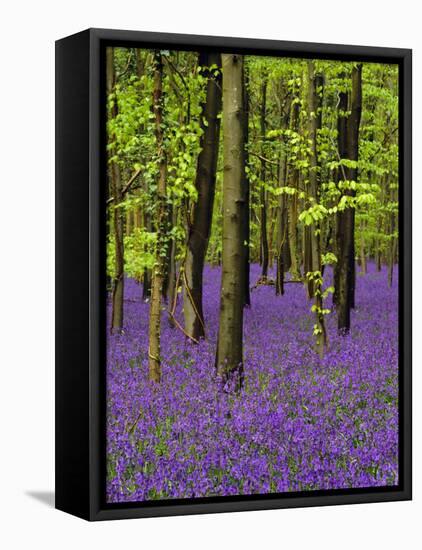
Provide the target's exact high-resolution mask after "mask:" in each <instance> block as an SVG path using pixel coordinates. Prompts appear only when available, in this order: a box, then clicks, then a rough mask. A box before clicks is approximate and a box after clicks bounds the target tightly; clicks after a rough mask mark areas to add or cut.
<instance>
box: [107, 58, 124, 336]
mask: <svg viewBox="0 0 422 550" xmlns="http://www.w3.org/2000/svg"><path fill="white" fill-rule="evenodd" d="M106 58H107V69H106V72H107V94H108V98H109V104H108V118H109V121H110V120H111V119H115V118H116V117H117V114H118V108H117V98H116V97H115V96H113V94H114V92H115V86H116V73H115V69H114V48H110V47H109V48H107V53H106ZM109 136H110V138H111V139H112V144H113V137H114V136H113V134H112V132H111V129H110V125H109ZM114 149H115V147H114ZM111 153H115V151H114V150H113V149H111ZM110 156H111V157H112V158H111V159H110V160H109V177H110V187H111V193H112V195H113V199H114V202H113V210H112V219H113V230H114V245H115V248H114V250H115V269H114V274H113V281H112V284H113V298H112V304H113V305H112V315H111V330H112V331H113V332H116V331H117V332H120V331H122V330H123V298H124V241H123V237H124V222H123V213H122V210H121V209H120V207H119V204H120V202H121V201H122V197H123V195H122V178H121V172H120V166H119V163H118V159H117V158H116V155H115V154H114V155H113V154H111V155H110Z"/></svg>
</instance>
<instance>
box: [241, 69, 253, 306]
mask: <svg viewBox="0 0 422 550" xmlns="http://www.w3.org/2000/svg"><path fill="white" fill-rule="evenodd" d="M243 71H244V76H243V81H244V98H243V107H244V118H243V120H244V137H245V167H246V166H247V165H248V162H249V151H248V144H249V74H248V73H247V71H246V68H245V64H243ZM244 177H245V181H244V184H243V185H244V188H245V199H246V204H247V205H248V207H247V208H245V212H244V234H243V243H244V246H245V258H244V266H245V267H244V297H243V305H244V306H250V305H251V294H250V243H249V241H250V211H249V201H250V183H249V178H248V175H247V173H246V170H245V171H244Z"/></svg>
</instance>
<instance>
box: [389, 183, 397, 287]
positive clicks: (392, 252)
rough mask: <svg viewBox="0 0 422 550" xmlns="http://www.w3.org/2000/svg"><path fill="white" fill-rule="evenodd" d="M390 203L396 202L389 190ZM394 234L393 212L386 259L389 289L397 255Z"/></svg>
mask: <svg viewBox="0 0 422 550" xmlns="http://www.w3.org/2000/svg"><path fill="white" fill-rule="evenodd" d="M387 183H388V186H390V177H389V176H388V177H387ZM390 196H391V198H390V201H391V202H392V203H393V204H394V202H395V201H396V200H397V197H396V192H395V190H394V189H390ZM395 232H396V215H395V213H394V211H392V212H391V214H390V239H391V242H390V247H389V251H388V252H389V258H388V286H389V287H390V288H391V287H392V285H393V274H394V263H395V261H396V254H397V239H396V237H395Z"/></svg>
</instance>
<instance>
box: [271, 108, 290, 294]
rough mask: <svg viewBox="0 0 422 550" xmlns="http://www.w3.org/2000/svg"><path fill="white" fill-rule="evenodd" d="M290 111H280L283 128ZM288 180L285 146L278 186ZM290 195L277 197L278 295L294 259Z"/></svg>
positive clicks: (279, 167)
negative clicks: (291, 249) (289, 207)
mask: <svg viewBox="0 0 422 550" xmlns="http://www.w3.org/2000/svg"><path fill="white" fill-rule="evenodd" d="M289 118H290V117H289V113H287V115H283V112H281V113H280V122H281V126H282V127H283V128H286V127H287V126H288V123H289ZM286 180H287V158H286V153H285V151H284V150H283V148H280V153H279V164H278V186H279V187H284V186H285V185H286ZM288 196H289V195H287V196H286V195H285V194H284V193H282V194H280V195H279V196H278V197H277V203H278V204H277V239H276V247H277V251H276V261H277V265H276V268H277V269H276V281H275V293H276V295H277V296H278V295H281V296H282V295H283V294H284V273H285V272H286V271H287V270H288V269H290V268H291V264H292V260H291V259H290V250H289V222H288V206H287V202H288Z"/></svg>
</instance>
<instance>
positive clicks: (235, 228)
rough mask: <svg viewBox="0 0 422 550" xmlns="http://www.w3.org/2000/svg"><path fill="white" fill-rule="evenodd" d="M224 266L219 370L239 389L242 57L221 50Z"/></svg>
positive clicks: (240, 354)
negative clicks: (222, 52)
mask: <svg viewBox="0 0 422 550" xmlns="http://www.w3.org/2000/svg"><path fill="white" fill-rule="evenodd" d="M222 65H223V125H224V141H223V145H224V182H223V267H222V280H221V301H220V323H219V330H218V343H217V354H216V367H217V373H218V374H219V376H220V377H221V379H222V383H223V384H227V383H228V382H230V386H232V388H230V389H233V390H234V391H235V392H238V391H240V389H241V386H242V383H243V295H244V292H243V285H244V281H243V277H244V269H243V267H244V250H245V248H244V246H243V242H242V239H243V227H242V225H243V224H242V220H243V219H244V216H245V212H244V211H245V208H247V207H248V205H247V204H246V196H245V187H244V185H243V183H244V181H245V175H244V170H245V163H244V160H245V154H244V150H245V136H244V129H245V127H244V122H243V100H244V94H243V75H244V72H243V57H242V56H240V55H232V54H223V55H222Z"/></svg>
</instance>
